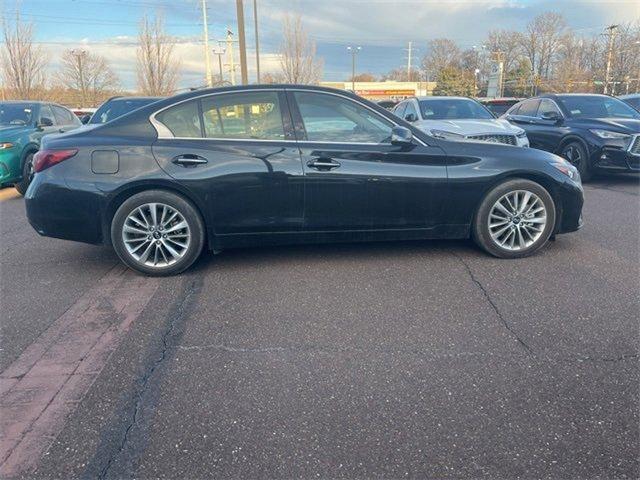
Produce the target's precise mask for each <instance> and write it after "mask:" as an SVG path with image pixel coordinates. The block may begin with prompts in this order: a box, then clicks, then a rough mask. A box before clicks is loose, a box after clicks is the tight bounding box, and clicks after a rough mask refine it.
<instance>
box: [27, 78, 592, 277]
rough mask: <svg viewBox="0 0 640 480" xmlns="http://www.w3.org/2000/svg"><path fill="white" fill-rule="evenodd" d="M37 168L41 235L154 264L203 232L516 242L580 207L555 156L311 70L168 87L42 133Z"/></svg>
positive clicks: (174, 266)
mask: <svg viewBox="0 0 640 480" xmlns="http://www.w3.org/2000/svg"><path fill="white" fill-rule="evenodd" d="M478 108H483V107H481V106H480V105H478ZM487 115H488V112H487ZM452 159H453V160H452ZM35 170H36V172H37V173H36V175H35V177H34V181H33V183H32V184H31V186H30V187H29V190H28V192H27V195H26V207H27V216H28V218H29V222H30V223H31V225H32V226H33V227H34V228H35V229H36V230H37V231H38V232H39V233H40V234H41V235H46V236H52V237H57V238H64V239H69V240H76V241H83V242H89V243H105V244H111V245H113V247H114V248H115V250H116V252H117V254H118V255H119V256H120V258H121V260H122V261H123V262H124V263H125V264H127V265H128V266H130V267H131V268H133V269H136V270H138V271H140V272H143V273H146V274H151V275H170V274H174V273H178V272H181V271H183V270H185V269H186V268H188V267H189V266H190V265H191V264H192V263H193V262H194V261H195V259H196V258H197V257H198V256H199V255H200V253H201V250H202V249H203V248H204V247H205V246H206V247H208V248H210V249H211V250H213V251H214V252H219V251H221V250H224V249H226V248H231V247H241V246H249V245H267V244H282V243H284V244H292V243H318V242H331V241H366V240H392V239H424V238H468V237H469V236H472V237H473V238H474V239H475V240H476V241H477V243H478V244H479V245H480V246H481V247H482V248H483V249H485V250H486V251H487V252H489V253H490V254H492V255H495V256H497V257H502V258H516V257H523V256H527V255H530V254H532V253H534V252H535V251H537V250H538V249H539V248H541V247H543V246H544V245H545V244H546V242H547V240H548V239H549V237H550V236H551V235H554V234H556V233H564V232H571V231H574V230H577V229H578V228H580V226H581V223H582V219H581V209H582V203H583V191H582V186H581V184H580V180H579V176H578V173H577V171H576V170H575V168H574V167H572V166H571V165H570V164H569V163H568V162H567V161H565V160H563V159H562V158H560V157H558V156H556V155H552V154H549V153H547V152H542V151H539V150H532V149H523V148H515V147H508V146H504V145H495V144H491V143H471V142H451V141H448V140H446V139H444V138H436V137H433V136H429V135H427V134H426V133H425V132H423V131H421V130H420V129H418V128H415V127H414V126H413V125H412V124H410V123H407V122H405V121H404V120H401V119H400V118H398V117H396V116H395V115H393V114H392V113H391V112H388V111H387V110H385V109H383V108H381V107H380V106H378V105H376V104H375V103H372V102H369V101H367V100H364V99H362V98H360V97H358V96H357V95H354V94H352V93H349V92H345V91H342V90H334V89H329V88H322V87H314V86H295V85H292V86H282V85H280V86H267V85H254V86H238V87H227V88H219V89H203V90H198V91H195V92H189V93H185V94H182V95H178V96H175V97H171V98H168V99H165V100H162V101H159V102H157V103H154V104H152V105H147V106H146V107H143V108H140V109H138V110H136V111H135V112H132V113H131V114H129V115H126V116H124V117H120V118H117V119H115V120H113V121H111V122H108V123H105V124H103V125H98V126H96V127H94V128H93V129H79V130H78V131H77V132H73V133H71V134H68V135H66V136H64V137H59V138H51V139H50V140H45V144H44V146H43V149H42V150H41V151H40V152H38V154H37V156H36V160H35Z"/></svg>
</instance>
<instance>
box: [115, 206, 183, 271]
mask: <svg viewBox="0 0 640 480" xmlns="http://www.w3.org/2000/svg"><path fill="white" fill-rule="evenodd" d="M122 240H123V242H124V245H125V247H126V249H127V252H128V253H129V255H131V257H133V258H134V259H135V260H136V262H138V263H141V264H143V265H146V266H148V267H155V268H162V267H167V266H169V265H173V264H174V263H176V262H177V261H178V260H180V259H181V258H182V257H184V255H185V254H186V252H187V250H188V249H189V244H190V243H191V229H190V228H189V224H188V223H187V221H186V220H185V218H184V216H183V215H182V214H181V213H180V212H179V211H178V210H176V209H175V208H173V207H171V206H169V205H166V204H164V203H146V204H144V205H140V206H139V207H136V208H135V209H134V210H133V211H132V212H131V213H129V215H127V218H126V219H125V221H124V225H123V227H122Z"/></svg>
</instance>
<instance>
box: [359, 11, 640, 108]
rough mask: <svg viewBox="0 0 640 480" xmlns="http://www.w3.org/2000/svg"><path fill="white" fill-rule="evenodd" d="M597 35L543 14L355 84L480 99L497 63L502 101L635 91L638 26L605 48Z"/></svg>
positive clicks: (620, 31) (431, 45)
mask: <svg viewBox="0 0 640 480" xmlns="http://www.w3.org/2000/svg"><path fill="white" fill-rule="evenodd" d="M603 33H604V29H603V30H600V31H598V32H596V33H594V34H592V35H584V34H581V33H580V32H579V31H574V30H572V29H571V28H569V27H568V25H567V21H566V19H565V18H564V17H563V16H562V15H560V14H557V13H554V12H546V13H543V14H541V15H539V16H537V17H535V18H534V19H533V20H532V21H531V22H530V23H529V24H528V25H527V27H526V28H525V29H524V31H522V32H518V31H513V30H493V31H491V32H489V34H488V35H487V37H486V38H485V40H484V42H482V43H481V44H479V45H477V46H475V47H472V48H466V49H463V48H461V47H460V46H459V45H458V44H457V43H456V42H455V41H453V40H451V39H448V38H438V39H434V40H431V41H429V42H427V44H426V47H427V48H426V52H427V53H426V55H424V57H423V58H422V62H421V64H420V68H413V69H411V71H407V69H406V68H397V69H395V70H392V71H391V72H389V73H388V74H386V75H382V76H380V77H377V76H375V75H373V74H371V73H361V74H359V75H357V76H356V77H355V80H356V81H375V80H397V81H435V82H437V87H436V89H435V90H434V93H435V94H440V95H468V96H473V95H478V96H482V95H484V94H486V89H487V84H488V79H489V74H490V71H491V66H492V64H494V63H496V62H498V61H501V62H502V63H503V66H504V69H503V94H504V95H505V96H516V97H522V96H528V95H533V94H536V93H539V92H587V93H602V92H605V91H606V92H608V93H614V94H620V93H626V92H628V91H631V92H634V91H640V21H636V22H634V23H627V24H623V25H618V26H617V28H615V30H614V36H613V39H611V43H610V39H609V37H608V36H607V35H604V34H603ZM609 50H611V53H612V54H611V58H610V66H609V78H608V79H607V78H605V76H606V71H607V62H608V59H609V55H608V53H609ZM605 85H606V86H607V88H605Z"/></svg>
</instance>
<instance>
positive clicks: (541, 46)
mask: <svg viewBox="0 0 640 480" xmlns="http://www.w3.org/2000/svg"><path fill="white" fill-rule="evenodd" d="M566 27H567V22H566V21H565V19H564V17H563V16H562V15H560V14H558V13H554V12H546V13H543V14H541V15H538V16H537V17H535V18H534V19H533V20H532V21H531V22H530V23H529V24H528V25H527V28H526V31H525V32H524V33H521V34H520V35H519V39H520V47H521V48H522V49H523V51H524V54H525V56H526V57H527V58H528V59H529V63H530V64H531V69H532V73H533V74H535V75H537V76H538V77H539V78H549V75H550V74H551V73H552V71H551V68H552V66H553V63H554V57H555V55H556V53H557V52H558V50H559V49H560V46H561V45H562V39H563V36H564V34H565V32H566Z"/></svg>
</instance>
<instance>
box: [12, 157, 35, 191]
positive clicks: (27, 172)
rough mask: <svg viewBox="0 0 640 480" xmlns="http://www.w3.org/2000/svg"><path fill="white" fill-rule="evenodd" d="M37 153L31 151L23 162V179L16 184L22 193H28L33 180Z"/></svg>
mask: <svg viewBox="0 0 640 480" xmlns="http://www.w3.org/2000/svg"><path fill="white" fill-rule="evenodd" d="M34 155H35V153H29V154H27V156H26V157H25V159H24V162H22V180H20V181H19V182H18V183H16V184H15V187H16V190H17V191H18V193H19V194H20V195H24V194H25V193H27V189H28V188H29V185H30V184H31V180H33V156H34Z"/></svg>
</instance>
